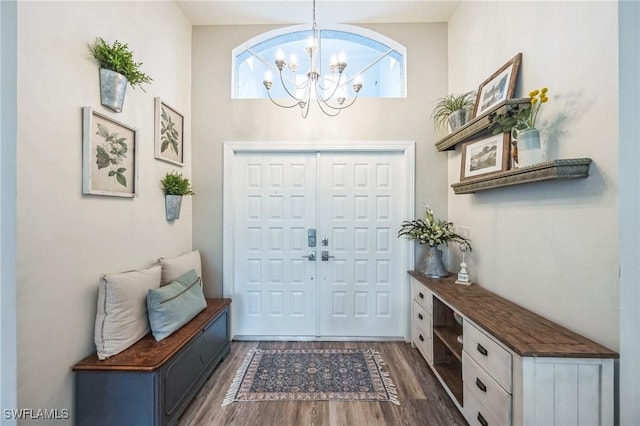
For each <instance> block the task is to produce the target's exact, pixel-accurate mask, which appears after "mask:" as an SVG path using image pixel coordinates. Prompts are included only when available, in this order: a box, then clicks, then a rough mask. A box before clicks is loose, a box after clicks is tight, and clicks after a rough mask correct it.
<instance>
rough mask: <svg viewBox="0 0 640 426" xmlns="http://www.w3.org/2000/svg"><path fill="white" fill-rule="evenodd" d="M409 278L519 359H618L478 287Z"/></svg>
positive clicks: (416, 274)
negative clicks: (525, 357) (500, 343)
mask: <svg viewBox="0 0 640 426" xmlns="http://www.w3.org/2000/svg"><path fill="white" fill-rule="evenodd" d="M409 274H410V275H411V276H412V277H413V278H415V279H416V280H417V281H418V282H420V283H422V284H423V285H425V286H426V287H427V288H428V289H429V290H431V291H432V292H433V293H435V294H436V295H437V296H438V297H439V298H440V299H442V300H443V301H445V302H446V303H447V304H449V305H450V306H451V307H452V308H453V309H455V310H456V311H458V312H459V313H460V314H462V315H463V316H465V317H467V318H469V319H470V320H471V321H473V322H474V323H476V324H478V325H479V326H480V327H482V328H483V329H484V330H486V331H487V332H489V333H490V334H491V335H493V336H494V337H495V338H496V339H498V340H500V341H501V342H502V343H504V344H505V345H506V346H507V347H509V348H510V349H511V350H513V351H514V352H515V353H517V354H518V355H520V356H537V357H560V358H618V353H617V352H614V351H612V350H611V349H609V348H607V347H605V346H603V345H601V344H599V343H596V342H594V341H592V340H589V339H587V338H586V337H583V336H581V335H579V334H578V333H575V332H573V331H571V330H569V329H567V328H565V327H562V326H561V325H559V324H556V323H554V322H553V321H550V320H548V319H546V318H544V317H542V316H540V315H538V314H536V313H533V312H531V311H529V310H527V309H525V308H523V307H522V306H519V305H516V304H515V303H513V302H510V301H508V300H507V299H504V298H503V297H500V296H498V295H497V294H495V293H492V292H490V291H489V290H487V289H485V288H483V287H481V286H479V285H478V284H473V285H470V286H465V285H459V284H455V278H452V277H449V278H443V279H432V278H427V277H426V276H425V275H423V274H422V273H420V272H417V271H409Z"/></svg>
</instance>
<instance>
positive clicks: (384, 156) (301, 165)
mask: <svg viewBox="0 0 640 426" xmlns="http://www.w3.org/2000/svg"><path fill="white" fill-rule="evenodd" d="M406 169H407V167H406V159H405V158H404V156H403V153H402V152H394V151H391V152H320V153H318V152H310V153H265V152H258V153H254V152H248V153H238V154H237V155H236V156H235V158H234V161H233V170H232V171H231V173H230V175H231V180H232V182H230V185H229V187H230V188H232V194H230V197H229V198H231V200H230V201H231V202H232V206H233V231H232V234H233V246H234V249H233V251H234V254H233V269H234V271H233V293H232V297H233V306H234V307H233V312H234V316H233V321H234V334H235V335H236V336H238V337H241V336H246V337H249V336H251V337H268V336H296V337H311V338H313V337H332V336H333V337H402V336H404V334H405V328H404V327H405V321H404V318H405V304H404V300H405V287H406V285H405V283H406V265H405V258H404V256H405V252H404V250H405V247H406V246H405V245H404V244H405V243H404V242H403V241H402V240H400V239H398V238H397V230H398V227H399V224H400V223H401V221H402V220H404V218H406V217H408V214H407V188H408V187H409V186H408V185H407V179H408V176H407V174H408V173H407V170H406Z"/></svg>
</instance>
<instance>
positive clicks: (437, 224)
mask: <svg viewBox="0 0 640 426" xmlns="http://www.w3.org/2000/svg"><path fill="white" fill-rule="evenodd" d="M398 237H405V238H406V239H408V240H415V241H417V242H418V243H420V244H425V245H428V249H427V254H426V257H425V260H424V262H423V264H422V266H421V267H420V269H419V270H420V272H422V273H423V274H425V275H426V276H427V277H430V278H444V277H447V276H449V272H448V271H447V268H445V266H444V263H443V262H442V250H440V249H439V248H438V246H439V245H440V244H444V245H447V246H448V245H449V242H455V243H458V244H461V245H462V246H463V247H464V248H465V250H466V251H471V240H470V239H469V238H465V237H463V236H462V235H460V234H458V233H456V232H455V229H454V226H453V223H452V222H447V221H445V220H442V219H438V218H436V217H435V215H434V214H433V210H431V208H429V207H428V206H427V208H426V212H425V217H424V218H423V219H415V220H406V221H404V222H402V225H401V226H400V231H398Z"/></svg>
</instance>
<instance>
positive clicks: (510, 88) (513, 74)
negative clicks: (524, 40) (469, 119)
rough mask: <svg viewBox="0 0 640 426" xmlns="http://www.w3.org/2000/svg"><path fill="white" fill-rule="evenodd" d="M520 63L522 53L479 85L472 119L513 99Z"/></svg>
mask: <svg viewBox="0 0 640 426" xmlns="http://www.w3.org/2000/svg"><path fill="white" fill-rule="evenodd" d="M521 62H522V53H518V54H517V55H516V56H514V57H513V58H511V59H510V60H509V62H507V63H506V64H504V65H503V66H502V67H500V69H499V70H498V71H496V72H494V73H493V74H492V75H491V77H489V78H488V79H486V80H485V81H483V82H482V83H481V84H480V87H479V88H478V96H476V105H475V108H474V110H473V116H474V117H477V116H479V115H480V114H482V112H483V111H485V110H487V109H489V108H491V107H492V106H493V105H496V104H498V103H500V102H502V101H504V100H505V99H510V98H512V97H513V92H514V90H515V87H516V80H517V78H518V71H519V70H520V63H521Z"/></svg>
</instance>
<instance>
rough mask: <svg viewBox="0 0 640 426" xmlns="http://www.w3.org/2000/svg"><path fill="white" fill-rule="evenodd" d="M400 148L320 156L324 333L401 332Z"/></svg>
mask: <svg viewBox="0 0 640 426" xmlns="http://www.w3.org/2000/svg"><path fill="white" fill-rule="evenodd" d="M402 160H403V159H402V153H399V152H393V153H372V152H367V153H356V152H354V153H340V154H333V153H326V154H322V155H321V156H320V170H321V171H322V176H323V179H321V182H319V185H320V200H321V201H320V203H319V211H320V215H319V219H320V226H319V232H320V235H321V238H324V237H323V236H327V238H328V244H327V246H326V247H321V248H320V249H319V250H327V251H328V252H329V254H330V255H331V256H334V257H332V258H329V259H328V260H327V261H320V281H319V283H320V284H319V286H320V288H319V293H320V297H321V303H320V306H321V311H320V318H321V319H320V323H321V326H320V334H321V335H323V336H362V337H366V336H377V337H398V336H402V335H403V334H404V330H403V320H402V318H403V315H404V312H403V306H404V304H403V297H404V279H403V276H404V270H403V267H402V256H401V253H402V245H401V244H402V242H401V241H399V239H398V238H396V232H397V231H396V228H397V227H398V224H399V223H401V221H402V220H403V218H404V217H405V216H406V214H405V212H404V209H405V206H406V199H405V198H404V196H403V194H404V187H403V186H404V185H405V183H404V182H403V173H402Z"/></svg>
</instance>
